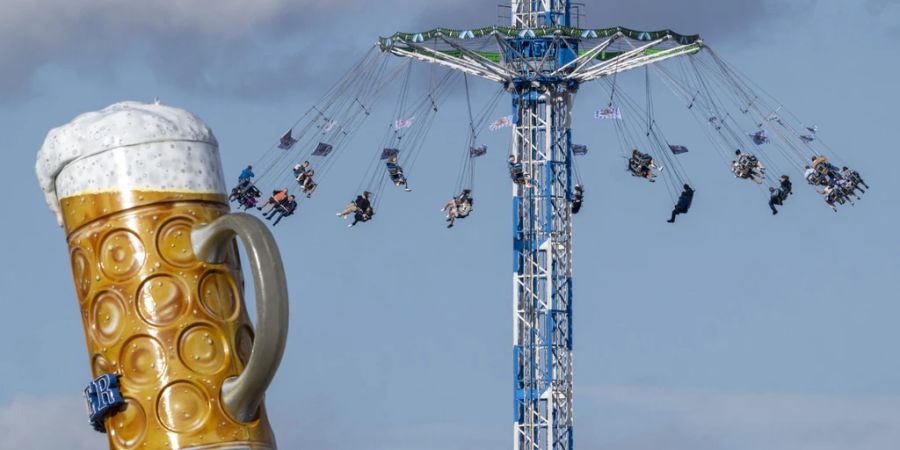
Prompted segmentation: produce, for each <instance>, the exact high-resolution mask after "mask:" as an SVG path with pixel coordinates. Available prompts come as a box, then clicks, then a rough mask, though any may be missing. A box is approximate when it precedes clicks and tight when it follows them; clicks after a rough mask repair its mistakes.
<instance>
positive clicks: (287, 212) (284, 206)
mask: <svg viewBox="0 0 900 450" xmlns="http://www.w3.org/2000/svg"><path fill="white" fill-rule="evenodd" d="M296 211H297V200H295V197H294V196H293V195H290V196H288V197H287V198H285V199H284V200H282V201H280V202H278V205H276V206H275V208H273V209H272V212H271V213H269V215H268V216H266V220H272V217H275V215H278V218H277V219H275V223H273V224H272V226H273V227H274V226H276V225H278V222H281V219H283V218H285V217H288V216H291V215H293V214H294V213H295V212H296Z"/></svg>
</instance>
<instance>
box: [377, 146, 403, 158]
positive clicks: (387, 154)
mask: <svg viewBox="0 0 900 450" xmlns="http://www.w3.org/2000/svg"><path fill="white" fill-rule="evenodd" d="M399 154H400V150H398V149H396V148H386V149H384V150H382V151H381V159H382V160H385V159H391V158H393V157H395V156H397V155H399Z"/></svg>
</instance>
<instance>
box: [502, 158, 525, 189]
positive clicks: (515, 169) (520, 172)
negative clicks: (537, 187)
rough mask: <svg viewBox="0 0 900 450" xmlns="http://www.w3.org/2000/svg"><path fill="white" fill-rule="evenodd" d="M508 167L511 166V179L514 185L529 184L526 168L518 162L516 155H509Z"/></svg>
mask: <svg viewBox="0 0 900 450" xmlns="http://www.w3.org/2000/svg"><path fill="white" fill-rule="evenodd" d="M507 165H508V166H509V177H510V178H512V181H513V183H515V184H523V185H527V184H528V180H527V179H526V178H525V167H523V166H522V163H520V162H518V161H516V155H509V158H507Z"/></svg>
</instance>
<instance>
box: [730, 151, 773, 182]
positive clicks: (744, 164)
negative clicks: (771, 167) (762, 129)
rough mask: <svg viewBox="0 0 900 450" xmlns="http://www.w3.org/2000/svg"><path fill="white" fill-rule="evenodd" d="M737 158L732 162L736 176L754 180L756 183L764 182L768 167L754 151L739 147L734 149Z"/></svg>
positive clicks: (732, 168) (732, 169)
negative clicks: (746, 150) (748, 151)
mask: <svg viewBox="0 0 900 450" xmlns="http://www.w3.org/2000/svg"><path fill="white" fill-rule="evenodd" d="M734 156H735V160H734V161H732V162H731V171H732V172H734V176H736V177H738V178H741V179H744V180H752V181H753V182H754V183H756V184H762V182H763V177H765V175H766V168H765V166H763V165H762V163H761V162H760V161H759V160H758V159H757V158H756V156H755V155H753V154H752V153H746V152H743V151H741V150H740V149H737V150H735V151H734Z"/></svg>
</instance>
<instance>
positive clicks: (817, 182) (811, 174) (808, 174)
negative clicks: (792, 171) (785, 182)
mask: <svg viewBox="0 0 900 450" xmlns="http://www.w3.org/2000/svg"><path fill="white" fill-rule="evenodd" d="M803 178H805V179H806V182H807V183H809V184H811V185H813V186H825V185H827V184H828V182H827V181H826V180H825V178H826V177H824V176H822V175H821V174H819V172H817V171H816V169H813V168H812V167H810V166H806V167H805V170H804V171H803Z"/></svg>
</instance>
